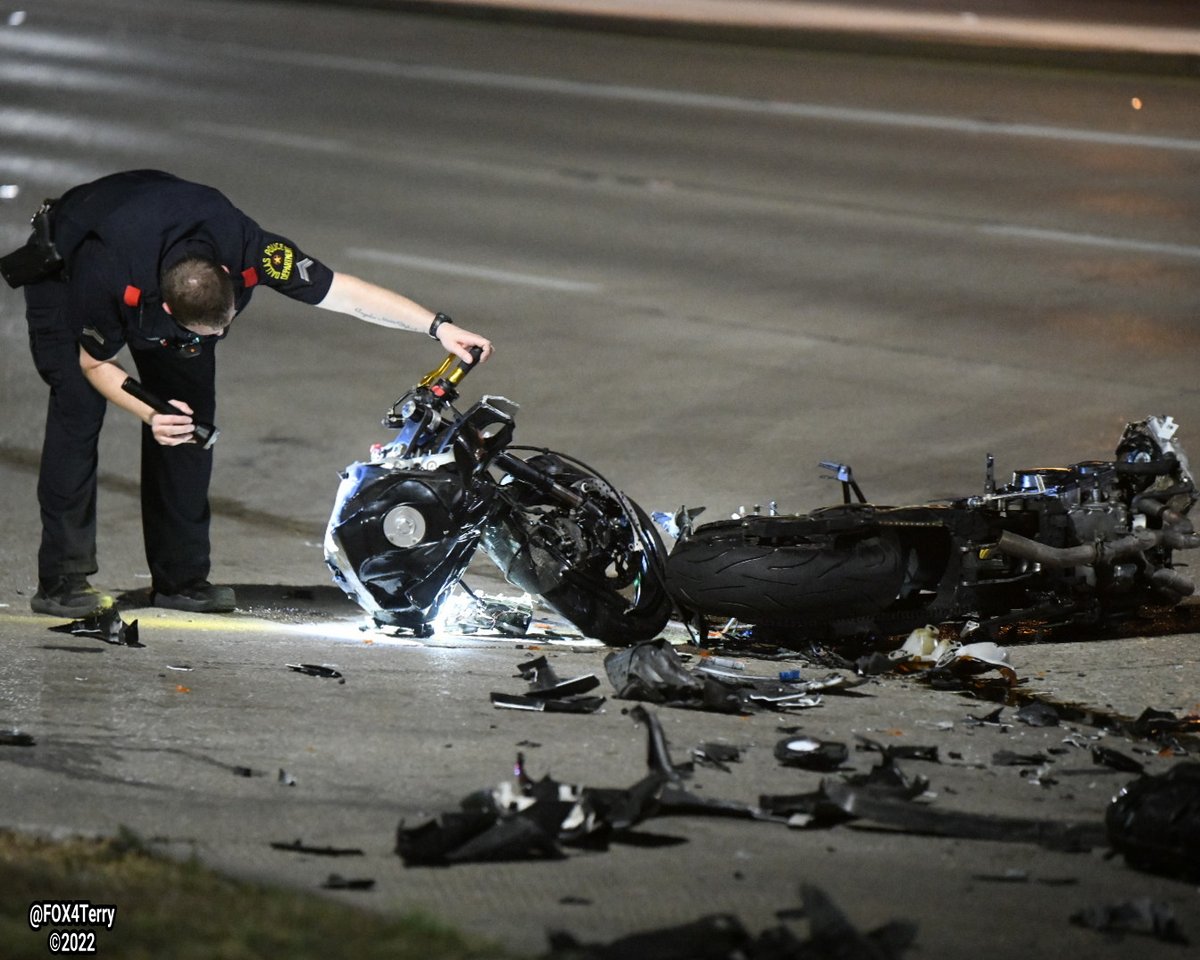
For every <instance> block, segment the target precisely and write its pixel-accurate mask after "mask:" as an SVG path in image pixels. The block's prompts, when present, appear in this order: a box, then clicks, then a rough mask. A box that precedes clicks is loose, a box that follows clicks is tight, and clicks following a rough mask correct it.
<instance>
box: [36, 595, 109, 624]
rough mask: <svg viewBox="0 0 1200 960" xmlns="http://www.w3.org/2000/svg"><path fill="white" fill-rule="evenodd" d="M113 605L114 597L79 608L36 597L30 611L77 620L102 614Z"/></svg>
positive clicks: (100, 599)
mask: <svg viewBox="0 0 1200 960" xmlns="http://www.w3.org/2000/svg"><path fill="white" fill-rule="evenodd" d="M112 605H113V598H112V597H100V598H99V599H97V601H96V602H95V603H93V604H90V605H88V606H84V605H83V604H80V605H78V606H68V605H67V604H64V603H58V602H56V601H54V600H46V599H38V598H37V597H34V598H33V599H32V600H30V601H29V609H30V610H32V611H33V612H34V613H40V614H44V615H45V616H48V617H73V618H75V619H82V618H83V617H90V616H92V615H93V614H97V613H100V612H101V611H102V610H105V609H107V608H108V607H111V606H112Z"/></svg>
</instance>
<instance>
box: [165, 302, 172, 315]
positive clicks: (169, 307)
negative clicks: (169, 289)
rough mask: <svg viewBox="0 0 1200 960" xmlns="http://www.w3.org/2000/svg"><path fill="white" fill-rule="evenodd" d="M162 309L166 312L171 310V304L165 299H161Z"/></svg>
mask: <svg viewBox="0 0 1200 960" xmlns="http://www.w3.org/2000/svg"><path fill="white" fill-rule="evenodd" d="M163 309H164V310H166V311H167V313H170V312H171V305H170V304H169V303H167V301H166V300H164V301H163Z"/></svg>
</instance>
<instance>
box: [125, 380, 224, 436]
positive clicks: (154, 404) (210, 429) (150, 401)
mask: <svg viewBox="0 0 1200 960" xmlns="http://www.w3.org/2000/svg"><path fill="white" fill-rule="evenodd" d="M121 389H122V390H124V391H125V392H126V393H127V394H129V395H130V396H131V397H134V398H135V399H137V400H141V401H142V403H144V404H145V405H146V406H148V407H149V408H150V409H151V410H153V411H154V412H155V413H169V414H181V413H183V411H182V410H180V409H179V408H178V407H174V406H172V405H171V404H169V403H167V401H165V400H162V399H160V398H158V397H156V396H155V395H154V394H152V393H151V392H150V391H149V390H147V389H146V388H145V387H143V386H142V385H141V384H140V383H138V382H137V381H136V380H135V379H133V377H126V378H125V382H124V383H122V384H121ZM220 435H221V431H220V430H218V429H217V428H216V427H215V426H214V425H213V424H211V423H205V422H204V421H202V420H193V421H192V439H191V441H190V442H191V443H197V444H199V445H200V447H201V448H202V449H204V450H208V449H210V448H211V447H212V445H213V444H214V443H216V442H217V437H219V436H220Z"/></svg>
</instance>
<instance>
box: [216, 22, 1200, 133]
mask: <svg viewBox="0 0 1200 960" xmlns="http://www.w3.org/2000/svg"><path fill="white" fill-rule="evenodd" d="M222 49H224V50H226V51H228V52H231V53H232V52H235V51H236V50H239V49H240V50H244V51H245V52H246V53H247V54H250V53H251V52H252V53H253V56H254V57H255V58H257V59H259V60H272V61H274V62H276V63H290V64H297V65H302V66H306V67H325V68H330V69H338V70H348V71H352V72H355V73H372V74H377V75H382V76H392V77H403V78H406V79H410V80H431V81H436V82H439V83H448V84H457V85H460V86H472V87H487V88H491V89H499V90H519V91H522V92H528V93H552V94H559V95H564V96H575V97H587V98H589V99H593V100H614V101H619V102H626V103H649V104H656V105H660V106H672V107H689V108H693V109H705V110H723V111H727V112H734V113H745V114H764V115H769V116H777V117H789V118H795V119H803V120H823V121H828V122H833V123H848V124H858V125H862V126H882V127H900V128H907V129H911V130H938V131H944V132H950V133H963V134H972V135H979V134H983V135H990V136H1006V137H1022V138H1034V139H1043V140H1061V141H1067V142H1074V143H1094V144H1104V145H1106V146H1121V147H1138V148H1144V149H1154V150H1183V151H1188V152H1200V139H1192V138H1187V137H1166V136H1156V135H1152V134H1138V133H1114V132H1111V131H1105V130H1082V129H1078V128H1074V127H1057V126H1049V125H1043V124H1033V123H1004V122H1001V121H990V120H977V119H972V118H970V117H948V116H937V115H935V114H921V113H897V112H894V111H890V110H863V109H858V108H854V107H831V106H827V105H824V104H817V103H798V102H794V101H788V100H760V99H755V98H751V97H733V96H726V95H723V94H709V93H688V92H686V91H682V90H663V89H658V88H654V87H631V86H625V85H622V84H608V83H588V82H585V81H580V80H560V79H555V78H553V77H529V76H521V75H519V74H507V73H493V72H488V71H481V70H459V69H455V68H453V67H438V66H429V65H421V64H408V65H405V64H399V63H390V62H388V61H385V60H360V59H356V58H353V57H345V56H339V55H337V54H321V53H306V52H300V51H287V50H266V49H260V48H257V47H253V48H252V47H239V46H238V45H236V44H224V45H222Z"/></svg>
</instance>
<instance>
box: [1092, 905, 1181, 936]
mask: <svg viewBox="0 0 1200 960" xmlns="http://www.w3.org/2000/svg"><path fill="white" fill-rule="evenodd" d="M1071 922H1072V923H1073V924H1075V925H1076V926H1078V927H1087V928H1089V929H1091V930H1098V931H1100V932H1102V933H1116V934H1122V933H1135V934H1142V935H1145V936H1150V937H1154V938H1155V939H1157V940H1162V941H1165V942H1166V943H1188V942H1189V941H1188V938H1187V937H1186V936H1185V935H1184V933H1183V929H1182V928H1181V927H1180V926H1179V922H1178V921H1177V920H1176V919H1175V911H1174V910H1173V909H1171V905H1170V904H1169V903H1164V902H1162V901H1157V900H1151V899H1150V898H1149V897H1138V898H1137V899H1136V900H1126V901H1124V902H1123V903H1114V904H1106V905H1101V906H1095V907H1087V908H1085V909H1083V910H1079V911H1077V912H1076V913H1073V914H1072V915H1071Z"/></svg>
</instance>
